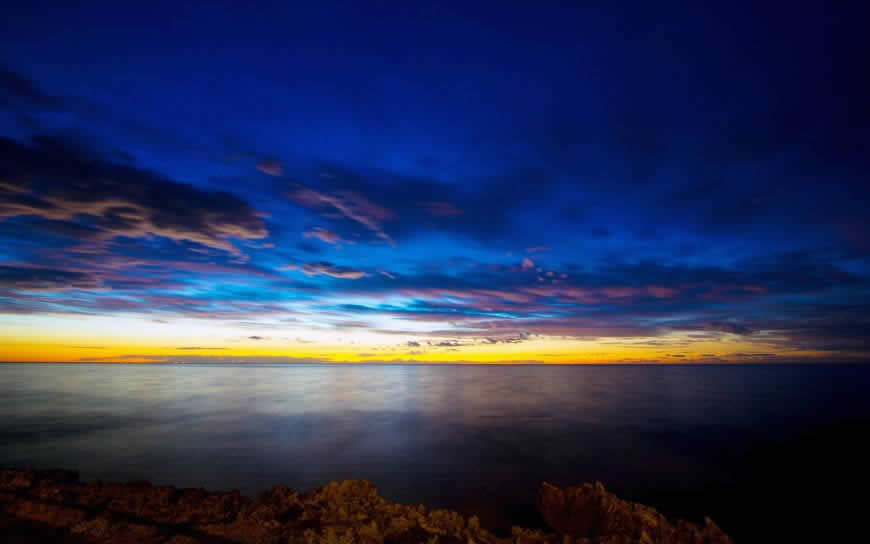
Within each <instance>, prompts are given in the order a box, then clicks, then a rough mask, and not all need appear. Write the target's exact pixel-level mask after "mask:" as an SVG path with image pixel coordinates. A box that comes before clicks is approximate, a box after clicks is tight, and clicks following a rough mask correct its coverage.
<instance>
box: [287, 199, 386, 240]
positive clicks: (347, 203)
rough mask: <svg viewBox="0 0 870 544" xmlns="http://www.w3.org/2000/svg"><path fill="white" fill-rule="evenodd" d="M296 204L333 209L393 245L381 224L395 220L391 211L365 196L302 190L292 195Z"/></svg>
mask: <svg viewBox="0 0 870 544" xmlns="http://www.w3.org/2000/svg"><path fill="white" fill-rule="evenodd" d="M290 198H291V199H292V200H294V201H295V202H296V203H298V204H300V205H302V206H306V207H308V208H314V209H323V208H332V209H334V210H336V211H337V212H338V213H339V214H341V215H342V216H344V217H346V218H347V219H350V220H352V221H355V222H357V223H359V224H360V225H362V226H363V227H365V228H366V229H368V230H370V231H371V232H373V233H374V234H375V236H377V237H378V238H381V239H383V240H386V241H387V242H389V243H390V244H393V239H392V238H390V236H389V235H388V234H387V233H386V232H384V230H383V228H382V226H381V223H382V222H383V221H389V220H391V219H393V217H394V214H393V212H391V211H390V210H388V209H386V208H384V207H381V206H379V205H377V204H375V203H374V202H372V201H371V200H369V199H367V198H366V197H364V196H363V195H361V194H359V193H356V192H353V191H339V192H336V193H322V192H320V191H315V190H314V189H300V190H298V191H296V192H295V193H292V194H291V195H290Z"/></svg>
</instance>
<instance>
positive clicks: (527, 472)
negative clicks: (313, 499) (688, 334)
mask: <svg viewBox="0 0 870 544" xmlns="http://www.w3.org/2000/svg"><path fill="white" fill-rule="evenodd" d="M868 376H870V372H868V371H867V370H865V369H864V368H863V367H703V368H701V367H598V366H596V367H585V366H576V367H533V366H358V365H348V366H298V365H297V366H258V367H252V366H228V365H161V366H133V365H130V366H122V365H69V366H67V365H0V395H2V396H0V413H2V416H3V418H2V422H0V463H2V464H6V465H30V466H37V467H53V466H62V467H68V468H76V469H78V470H80V471H81V472H82V473H83V476H84V477H85V478H100V479H104V480H128V479H140V478H145V479H150V480H152V481H155V482H159V483H171V484H174V485H180V486H193V487H199V486H203V487H207V488H213V489H229V488H238V489H241V490H242V491H243V492H246V493H248V494H255V493H257V492H259V491H261V490H263V489H265V488H267V487H269V486H271V485H273V484H275V483H278V482H283V483H287V484H289V485H291V486H294V487H296V488H300V489H307V488H310V487H313V486H316V485H320V484H322V483H324V482H327V481H329V480H333V479H341V478H368V479H371V480H373V481H375V482H376V483H377V484H378V486H379V488H380V490H381V492H382V494H383V495H385V496H386V497H388V498H390V499H392V500H398V501H402V502H414V503H417V502H425V503H427V504H430V505H438V506H449V507H452V508H458V509H464V510H466V511H469V512H475V513H478V514H482V515H483V517H484V518H485V519H489V520H490V521H492V522H493V523H497V522H498V521H499V520H500V519H503V518H504V517H505V516H507V515H511V513H512V512H515V511H519V510H522V508H524V507H526V506H528V503H529V502H530V501H531V500H533V497H534V489H535V487H536V486H537V484H538V483H539V482H540V481H541V480H545V479H546V480H550V481H554V482H556V483H562V484H572V483H576V482H580V481H586V480H592V479H599V480H603V481H604V482H606V483H607V484H608V486H609V487H611V488H614V489H615V490H617V491H621V492H623V493H627V494H629V495H630V496H635V497H637V498H648V497H647V496H646V495H644V494H645V493H647V492H649V493H651V492H652V491H650V490H654V491H655V492H656V493H658V495H656V497H657V500H656V501H655V502H657V503H659V504H663V505H665V506H668V505H672V506H674V508H675V509H680V508H683V509H685V510H686V511H687V512H688V513H690V514H691V513H698V514H699V515H700V514H703V513H711V514H715V513H716V512H711V511H702V512H692V507H693V505H694V504H696V503H697V502H698V501H697V500H688V501H684V502H680V501H677V500H674V502H672V503H669V502H668V500H669V498H673V497H679V496H682V495H687V494H688V495H693V494H694V495H695V496H699V494H703V493H705V492H708V491H709V489H711V487H710V486H714V485H720V486H721V485H725V484H723V482H725V483H726V484H728V485H731V484H730V483H728V482H732V480H733V478H734V473H735V471H738V470H739V467H741V466H742V465H741V463H743V462H744V458H746V457H747V456H748V455H749V453H751V452H753V451H756V450H757V449H758V448H759V447H762V446H761V445H763V444H765V443H772V442H775V441H778V440H787V439H789V437H790V436H793V435H796V434H798V433H800V432H804V431H806V429H808V428H811V427H812V426H813V425H822V424H828V423H831V422H836V421H841V420H846V419H850V418H855V417H856V415H857V416H864V415H866V414H868V413H870V411H868V401H867V400H866V399H865V396H864V395H863V391H864V390H866V388H867V385H868V384H870V379H868ZM734 485H736V484H734ZM705 490H707V491H705ZM662 493H664V495H663V494H662ZM681 494H682V495H681ZM481 498H483V499H485V501H484V502H482V501H481ZM710 501H712V499H709V500H708V501H707V502H706V504H713V503H712V502H710ZM731 507H733V505H730V506H729V504H723V505H720V506H719V507H718V508H721V509H723V512H722V515H720V516H719V517H720V518H721V517H723V516H724V517H725V518H726V519H727V517H728V512H727V511H725V510H727V508H731Z"/></svg>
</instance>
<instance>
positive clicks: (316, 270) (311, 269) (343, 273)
mask: <svg viewBox="0 0 870 544" xmlns="http://www.w3.org/2000/svg"><path fill="white" fill-rule="evenodd" d="M282 270H299V271H301V272H302V273H303V274H305V275H307V276H318V275H324V276H332V277H333V278H343V279H348V280H357V279H360V278H362V277H364V276H365V275H366V273H365V272H363V271H361V270H356V269H353V268H349V267H347V266H338V265H334V264H332V263H328V262H326V261H320V262H316V263H306V264H304V265H303V266H302V267H301V268H300V267H299V266H297V265H292V264H291V265H287V266H285V267H283V268H282Z"/></svg>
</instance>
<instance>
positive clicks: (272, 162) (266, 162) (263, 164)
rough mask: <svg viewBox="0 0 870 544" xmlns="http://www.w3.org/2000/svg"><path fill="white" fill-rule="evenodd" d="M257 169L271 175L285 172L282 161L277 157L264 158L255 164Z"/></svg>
mask: <svg viewBox="0 0 870 544" xmlns="http://www.w3.org/2000/svg"><path fill="white" fill-rule="evenodd" d="M254 166H255V167H256V168H257V170H259V171H260V172H263V173H264V174H268V175H270V176H276V177H277V176H280V175H282V174H283V173H284V167H283V165H282V164H281V161H279V160H276V159H263V160H261V161H258V162H257V164H255V165H254Z"/></svg>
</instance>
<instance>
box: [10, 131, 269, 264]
mask: <svg viewBox="0 0 870 544" xmlns="http://www.w3.org/2000/svg"><path fill="white" fill-rule="evenodd" d="M22 216H31V217H41V218H45V219H49V220H55V221H73V222H77V221H79V220H80V219H81V218H85V219H86V220H82V221H83V222H82V224H85V225H87V226H88V227H90V228H91V229H92V230H93V231H94V234H95V236H96V237H98V238H101V239H106V240H109V239H113V238H115V237H118V236H125V237H142V236H146V235H149V234H153V235H158V236H163V237H166V238H169V239H172V240H176V241H186V242H193V243H196V244H200V245H202V246H206V247H210V248H213V249H219V250H223V251H226V252H228V253H230V254H232V255H239V254H240V253H239V250H238V249H237V248H236V246H235V245H234V244H233V243H232V242H231V239H241V240H251V239H260V238H265V237H266V236H267V235H268V232H267V230H266V227H265V224H264V223H263V220H262V218H261V216H260V214H258V213H257V212H256V210H254V209H253V208H251V207H250V206H249V205H248V204H247V203H246V202H245V201H244V200H242V199H241V198H239V197H237V196H235V195H232V194H230V193H226V192H220V191H207V190H203V189H199V188H196V187H194V186H192V185H188V184H185V183H180V182H177V181H173V180H171V179H168V178H166V177H163V176H160V175H158V174H155V173H153V172H150V171H147V170H142V169H139V168H135V167H132V166H129V165H121V164H115V163H111V162H108V161H106V160H104V159H102V158H101V157H99V156H95V155H93V154H89V153H87V152H86V151H84V150H81V149H76V148H75V147H73V146H72V145H70V144H69V143H68V142H64V141H62V140H58V139H54V138H46V137H42V138H37V139H35V141H34V143H33V145H31V146H28V145H24V144H21V143H19V142H16V141H14V140H11V139H8V138H2V137H0V221H2V220H3V219H4V218H12V217H22Z"/></svg>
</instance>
